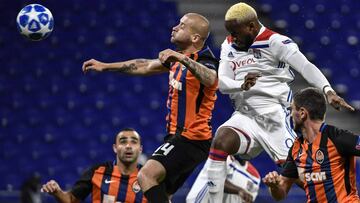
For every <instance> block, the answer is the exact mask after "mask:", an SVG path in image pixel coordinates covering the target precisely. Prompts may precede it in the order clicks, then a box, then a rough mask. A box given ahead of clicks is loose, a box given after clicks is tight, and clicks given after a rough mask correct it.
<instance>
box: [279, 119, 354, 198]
mask: <svg viewBox="0 0 360 203" xmlns="http://www.w3.org/2000/svg"><path fill="white" fill-rule="evenodd" d="M354 156H360V138H359V136H356V135H354V134H352V133H350V132H348V131H345V130H341V129H338V128H336V127H334V126H330V125H326V124H325V123H324V124H322V126H321V128H320V132H318V135H317V136H316V138H315V140H314V141H313V142H312V143H308V142H307V141H306V140H305V139H304V138H303V137H302V136H301V135H300V136H299V137H298V138H297V139H296V140H295V142H294V144H293V146H292V147H291V148H290V151H289V155H288V158H287V160H286V163H285V165H284V169H283V172H282V175H283V176H285V177H288V178H300V180H302V181H303V182H304V188H305V191H306V197H307V202H331V203H333V202H339V203H340V202H341V203H343V202H349V203H350V202H351V203H353V202H360V200H359V196H358V192H357V189H356V172H355V166H356V163H355V157H354Z"/></svg>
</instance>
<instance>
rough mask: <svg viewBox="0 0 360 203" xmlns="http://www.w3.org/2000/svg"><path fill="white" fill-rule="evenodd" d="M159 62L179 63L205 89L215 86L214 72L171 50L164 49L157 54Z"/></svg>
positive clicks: (215, 77)
mask: <svg viewBox="0 0 360 203" xmlns="http://www.w3.org/2000/svg"><path fill="white" fill-rule="evenodd" d="M159 60H160V61H161V62H162V63H166V62H180V63H182V64H183V65H184V66H185V67H186V68H187V69H189V71H190V72H191V73H192V74H193V75H194V76H195V77H196V78H197V79H198V80H199V81H200V82H201V84H203V85H205V86H206V87H210V86H212V85H213V84H215V82H216V80H217V76H216V71H215V70H212V69H210V68H207V67H206V66H204V65H202V64H201V63H199V62H196V61H194V60H192V59H191V58H189V57H187V56H185V55H183V54H181V53H179V52H176V51H173V50H171V49H166V50H164V51H162V52H160V53H159Z"/></svg>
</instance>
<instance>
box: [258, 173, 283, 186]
mask: <svg viewBox="0 0 360 203" xmlns="http://www.w3.org/2000/svg"><path fill="white" fill-rule="evenodd" d="M262 180H263V182H264V184H265V185H267V186H269V187H276V186H278V185H279V184H280V175H279V174H278V173H277V172H276V171H273V172H270V173H268V174H267V175H266V176H265V177H264V178H263V179H262Z"/></svg>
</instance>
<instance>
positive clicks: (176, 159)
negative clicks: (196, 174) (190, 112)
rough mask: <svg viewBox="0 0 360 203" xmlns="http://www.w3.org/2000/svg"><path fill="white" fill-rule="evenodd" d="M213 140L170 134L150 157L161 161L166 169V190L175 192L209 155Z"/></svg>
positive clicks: (170, 192) (169, 192)
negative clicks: (191, 138) (190, 138)
mask: <svg viewBox="0 0 360 203" xmlns="http://www.w3.org/2000/svg"><path fill="white" fill-rule="evenodd" d="M210 145H211V140H189V139H187V138H185V137H183V136H181V135H168V136H166V137H165V142H164V144H162V145H161V146H160V147H159V148H157V149H156V150H155V152H154V153H153V155H152V156H151V157H150V159H153V160H156V161H159V162H160V163H161V164H162V165H163V166H164V168H165V170H166V177H165V180H164V183H165V186H166V192H167V193H168V194H174V193H175V192H176V191H177V190H178V189H179V188H180V187H181V186H182V185H183V184H184V182H185V181H186V179H187V178H188V177H189V176H190V175H191V173H192V172H193V170H194V169H195V168H196V166H197V165H198V164H200V163H201V162H202V161H205V160H206V159H207V157H208V155H209V150H210Z"/></svg>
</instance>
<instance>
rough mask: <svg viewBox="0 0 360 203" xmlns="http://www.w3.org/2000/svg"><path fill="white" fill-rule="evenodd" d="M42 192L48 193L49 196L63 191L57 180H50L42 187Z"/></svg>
mask: <svg viewBox="0 0 360 203" xmlns="http://www.w3.org/2000/svg"><path fill="white" fill-rule="evenodd" d="M40 191H41V192H46V193H49V194H55V193H57V192H59V191H61V188H60V186H59V184H58V183H57V182H56V181H55V180H50V181H49V182H47V183H46V184H44V185H42V187H41V190H40Z"/></svg>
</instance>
